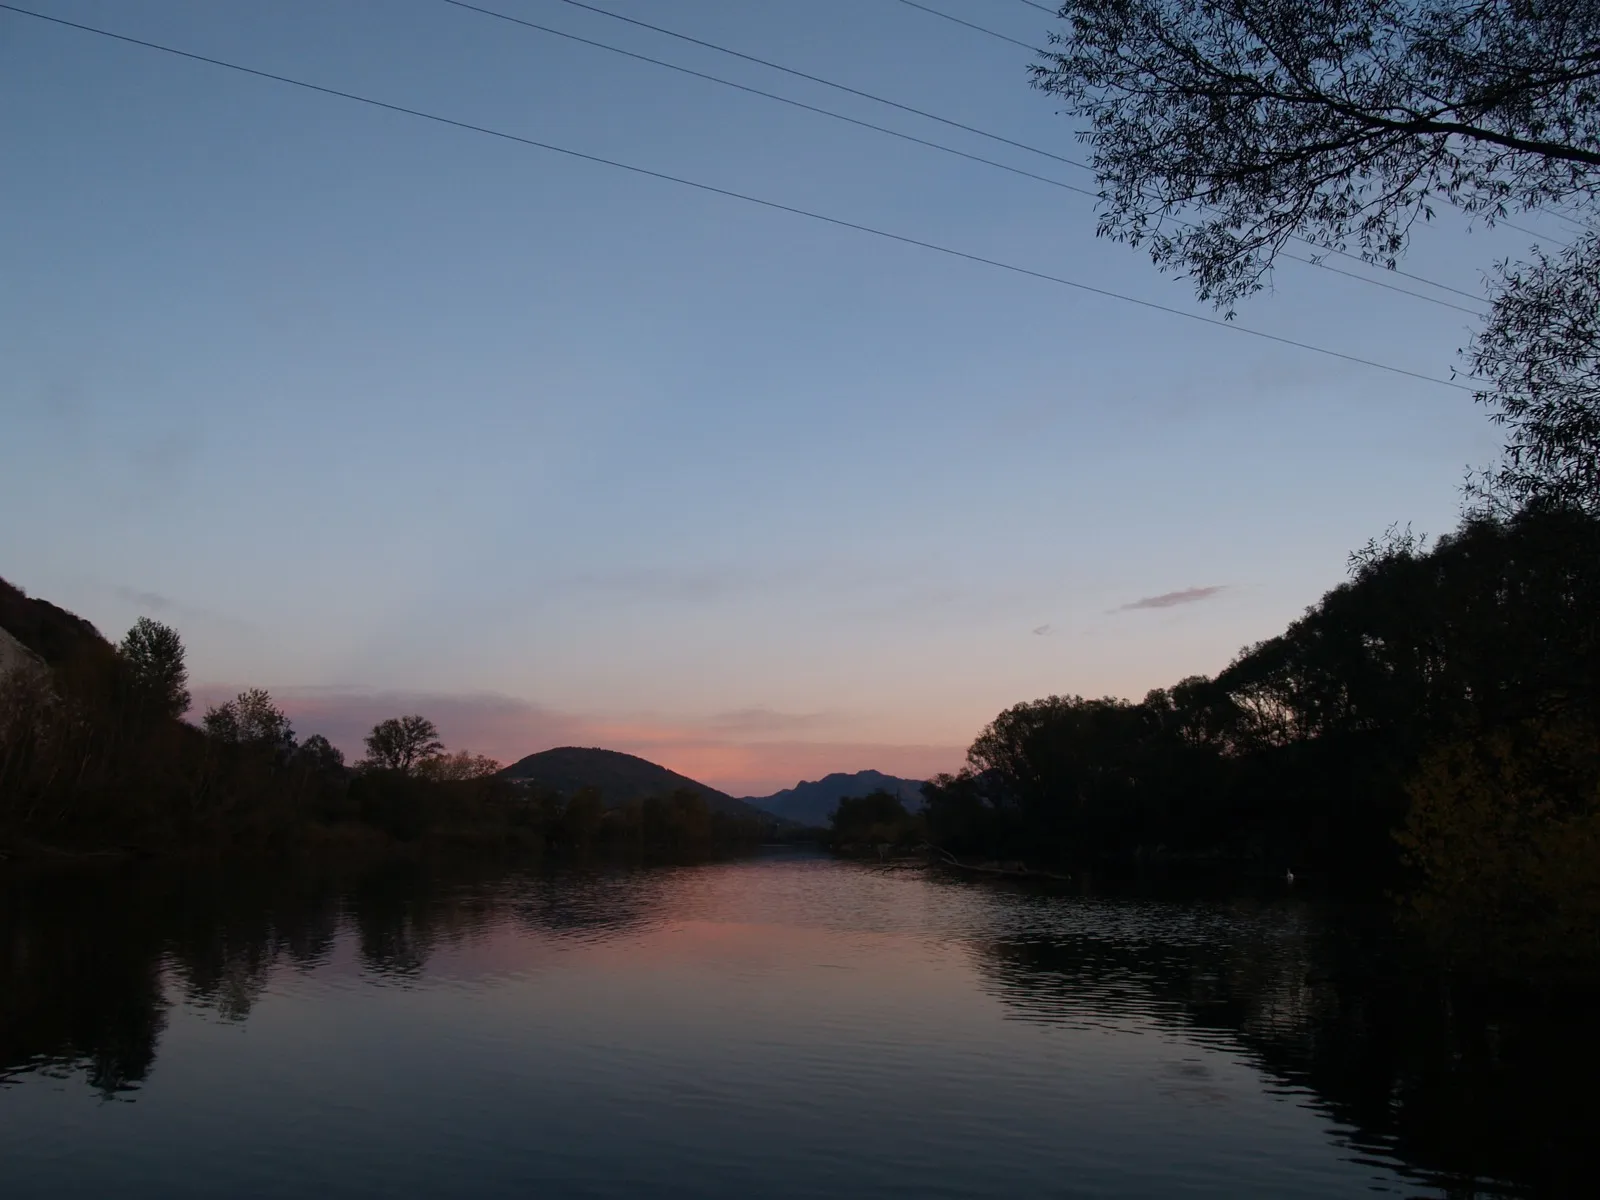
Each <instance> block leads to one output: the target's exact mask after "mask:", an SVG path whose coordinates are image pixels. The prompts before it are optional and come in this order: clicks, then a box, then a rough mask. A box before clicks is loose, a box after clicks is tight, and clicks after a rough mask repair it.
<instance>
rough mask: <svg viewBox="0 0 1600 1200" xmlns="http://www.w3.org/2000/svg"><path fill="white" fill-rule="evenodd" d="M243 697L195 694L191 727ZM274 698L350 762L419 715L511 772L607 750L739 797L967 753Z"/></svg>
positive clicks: (760, 722)
mask: <svg viewBox="0 0 1600 1200" xmlns="http://www.w3.org/2000/svg"><path fill="white" fill-rule="evenodd" d="M239 690H240V689H239V688H237V687H228V686H223V685H215V684H214V685H205V686H199V687H196V688H195V708H194V711H193V712H192V713H191V714H190V715H191V719H195V720H198V719H199V716H200V714H201V713H202V712H204V710H205V708H206V706H207V705H210V704H215V703H218V702H219V701H221V700H225V699H227V698H229V697H230V696H233V695H234V694H236V693H237V692H238V691H239ZM273 697H274V699H275V700H276V701H277V702H278V704H279V705H280V706H281V707H282V708H283V710H284V711H285V712H286V713H288V714H289V718H290V719H291V720H292V721H293V722H294V727H295V731H296V732H297V733H298V734H299V735H300V736H301V737H307V736H309V735H311V734H313V733H320V734H322V735H323V736H324V737H326V738H327V739H328V740H329V741H331V742H332V743H333V744H334V745H336V746H338V747H339V748H340V749H341V750H343V751H344V752H345V754H346V755H348V756H349V757H350V758H351V759H355V758H358V757H360V755H361V753H362V739H363V738H364V737H365V736H366V733H367V731H368V730H370V729H371V728H372V727H373V726H374V725H375V724H377V723H378V722H379V721H382V720H384V719H386V718H388V717H394V716H401V715H404V714H406V713H414V712H415V713H421V714H422V715H423V716H425V717H428V718H429V719H430V720H432V721H433V722H435V723H436V724H437V725H438V726H439V733H440V736H441V737H442V738H443V740H444V742H445V744H446V745H448V746H449V747H450V748H451V749H465V750H472V751H475V752H477V753H479V754H487V755H490V756H491V757H493V758H497V759H499V760H500V761H501V762H506V763H510V762H515V761H516V760H517V759H519V758H522V757H523V756H524V755H528V754H535V753H537V752H538V751H540V750H548V749H551V748H552V747H555V746H601V747H604V748H606V749H608V750H621V751H623V752H625V753H628V754H637V755H639V756H640V757H641V758H647V759H649V760H650V761H651V762H656V763H660V764H661V765H662V766H664V767H667V768H668V769H670V770H673V771H677V772H678V773H680V774H682V775H687V776H689V777H690V778H691V779H698V780H699V781H700V782H702V783H706V784H709V785H711V786H712V787H715V788H719V789H721V790H722V791H725V792H728V793H730V794H731V795H735V796H760V795H767V794H770V793H772V792H775V791H778V790H779V789H781V788H786V787H793V786H794V785H795V784H796V783H797V782H799V781H800V780H802V779H818V778H821V777H822V776H824V775H827V774H829V773H831V772H833V771H860V770H866V769H869V768H870V769H874V770H878V771H884V772H887V773H888V774H891V775H901V776H905V777H906V778H910V779H925V778H928V777H929V776H931V775H934V774H937V773H938V772H940V771H953V770H955V769H957V768H958V767H959V766H960V765H961V763H962V760H963V758H964V756H965V753H966V747H965V746H940V745H918V744H905V743H891V742H861V741H829V740H825V739H821V738H811V739H803V738H801V737H797V736H795V735H798V734H801V733H803V732H805V731H807V730H816V729H820V728H822V727H824V726H826V725H828V724H829V723H830V721H829V720H828V719H827V718H826V716H825V714H799V715H792V714H784V713H779V712H775V711H773V710H770V709H759V708H753V709H742V710H738V711H736V712H731V713H719V714H715V715H713V716H711V717H708V718H705V719H702V720H679V721H675V720H670V719H647V718H640V719H622V718H604V717H598V716H585V715H581V714H576V713H566V712H559V711H557V710H554V709H550V708H546V707H544V706H543V705H539V704H534V703H532V702H530V701H527V700H518V699H515V698H513V697H510V696H499V695H493V694H480V695H470V694H469V695H453V694H448V693H427V692H400V691H389V692H378V691H365V690H362V689H357V688H337V687H326V688H285V689H281V690H279V691H276V692H274V693H273ZM785 734H788V735H790V736H788V737H784V736H783V735H785ZM757 739H759V740H757Z"/></svg>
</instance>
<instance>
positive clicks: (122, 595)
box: [111, 584, 183, 613]
mask: <svg viewBox="0 0 1600 1200" xmlns="http://www.w3.org/2000/svg"><path fill="white" fill-rule="evenodd" d="M111 590H112V591H113V592H115V593H116V596H117V599H118V600H125V601H127V602H128V603H129V604H131V605H133V606H134V607H135V608H141V609H144V610H146V611H147V612H153V613H164V612H173V611H175V610H177V609H180V608H182V607H183V605H181V604H179V603H178V602H177V601H176V600H174V599H173V598H172V597H171V596H163V595H162V594H161V593H160V592H142V591H140V590H139V589H138V588H131V587H124V586H122V585H121V584H118V585H117V586H115V587H113V588H112V589H111Z"/></svg>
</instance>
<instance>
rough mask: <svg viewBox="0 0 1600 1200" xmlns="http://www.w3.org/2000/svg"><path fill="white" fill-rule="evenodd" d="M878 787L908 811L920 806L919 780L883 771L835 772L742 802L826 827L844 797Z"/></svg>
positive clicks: (873, 790)
mask: <svg viewBox="0 0 1600 1200" xmlns="http://www.w3.org/2000/svg"><path fill="white" fill-rule="evenodd" d="M880 788H881V789H883V790H884V791H886V792H888V793H889V794H890V795H893V796H898V797H900V799H901V801H902V802H903V803H904V804H905V806H906V807H907V808H910V809H917V808H921V807H922V780H920V779H901V778H900V777H899V776H897V775H885V774H884V773H883V772H882V771H856V772H853V773H851V774H846V773H844V772H842V771H836V772H834V773H833V774H832V775H825V776H823V778H821V779H819V780H817V781H816V782H815V783H810V782H806V781H804V780H802V781H801V782H800V783H797V784H796V785H795V786H794V787H792V788H785V789H784V790H783V791H781V792H774V793H773V794H772V795H770V796H746V797H745V798H744V802H745V803H746V804H751V805H754V806H755V807H756V808H759V809H764V810H765V811H767V812H769V813H772V814H773V815H774V816H778V817H783V818H785V819H787V820H790V821H799V822H800V823H801V824H802V825H826V824H827V823H828V817H829V815H830V814H831V813H832V812H833V810H834V809H835V808H837V807H838V805H839V801H840V800H842V799H844V798H845V797H846V796H865V795H866V794H867V793H868V792H875V791H877V790H878V789H880Z"/></svg>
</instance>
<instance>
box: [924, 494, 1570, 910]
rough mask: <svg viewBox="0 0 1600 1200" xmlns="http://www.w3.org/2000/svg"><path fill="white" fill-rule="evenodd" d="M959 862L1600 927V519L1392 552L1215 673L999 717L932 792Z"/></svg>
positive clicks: (1549, 519)
mask: <svg viewBox="0 0 1600 1200" xmlns="http://www.w3.org/2000/svg"><path fill="white" fill-rule="evenodd" d="M925 794H926V799H927V808H926V812H925V814H924V815H923V819H924V820H925V821H926V826H927V829H928V832H929V835H930V837H931V839H932V840H933V841H934V842H935V843H936V844H938V845H940V846H942V847H944V848H946V849H949V850H951V851H953V852H955V853H958V854H968V855H979V856H985V857H991V858H1029V859H1032V860H1034V861H1039V860H1050V861H1055V862H1064V863H1073V864H1079V865H1087V864H1113V863H1123V864H1132V863H1138V862H1148V861H1152V860H1156V861H1159V860H1163V859H1166V860H1175V859H1189V860H1195V859H1209V860H1214V861H1215V860H1222V861H1229V862H1233V863H1236V864H1241V865H1247V866H1252V867H1255V868H1259V869H1264V870H1270V871H1274V872H1276V873H1279V874H1281V873H1283V872H1284V871H1285V870H1286V869H1291V868H1292V869H1294V870H1296V871H1300V872H1305V871H1312V872H1317V871H1321V872H1326V873H1329V874H1335V875H1338V876H1340V877H1343V878H1345V879H1358V878H1364V879H1368V880H1379V881H1382V882H1384V883H1386V884H1391V885H1392V884H1394V883H1395V882H1396V881H1397V879H1398V878H1400V877H1399V876H1398V875H1397V873H1396V871H1397V869H1398V868H1405V867H1409V868H1410V870H1411V871H1412V872H1413V873H1414V874H1415V876H1417V877H1418V878H1420V880H1421V881H1422V882H1423V883H1425V884H1426V885H1427V890H1428V894H1429V895H1432V896H1433V897H1435V898H1441V897H1442V898H1444V899H1443V900H1441V901H1440V902H1441V904H1442V905H1443V906H1444V907H1448V908H1449V909H1451V911H1453V912H1455V913H1458V914H1459V913H1467V912H1476V913H1477V914H1478V915H1480V916H1494V915H1497V914H1498V915H1505V914H1506V913H1507V912H1509V911H1510V910H1513V909H1514V910H1516V911H1517V912H1518V913H1519V914H1520V915H1521V916H1524V917H1527V916H1533V915H1535V914H1543V915H1542V916H1540V917H1539V919H1540V920H1541V921H1543V920H1548V921H1551V922H1555V923H1556V924H1558V925H1561V924H1563V923H1565V924H1571V923H1573V922H1579V923H1581V922H1585V921H1592V920H1594V919H1595V918H1596V917H1600V520H1597V519H1596V518H1595V517H1593V516H1590V515H1586V514H1584V513H1583V512H1581V511H1578V510H1575V509H1570V508H1551V507H1536V508H1530V509H1527V510H1525V511H1523V512H1520V513H1518V514H1516V515H1514V516H1510V517H1497V516H1492V515H1475V516H1472V517H1469V518H1468V519H1466V520H1465V521H1464V523H1463V524H1462V525H1461V527H1460V528H1459V529H1458V530H1457V531H1456V532H1455V533H1453V534H1451V535H1450V536H1448V537H1445V538H1443V539H1441V540H1440V541H1439V542H1438V543H1437V544H1436V545H1433V546H1432V547H1428V546H1426V545H1424V544H1423V543H1422V540H1421V539H1418V538H1414V537H1411V536H1410V535H1408V534H1406V535H1399V536H1394V535H1391V536H1390V537H1389V538H1387V539H1385V540H1383V541H1381V542H1378V543H1374V544H1372V545H1369V546H1368V547H1367V548H1366V549H1365V550H1364V551H1362V552H1359V553H1358V554H1356V555H1353V556H1352V560H1351V577H1350V579H1349V581H1348V582H1347V583H1345V584H1342V585H1341V586H1339V587H1336V588H1335V589H1333V590H1332V591H1331V592H1329V593H1328V594H1327V595H1326V596H1324V597H1323V598H1322V600H1321V601H1320V602H1319V603H1318V604H1317V605H1315V606H1314V607H1312V608H1311V609H1309V610H1308V611H1307V612H1306V614H1305V616H1304V617H1302V618H1301V619H1300V620H1298V621H1296V622H1295V623H1294V624H1293V625H1291V626H1290V627H1289V628H1288V629H1287V630H1285V631H1284V632H1283V633H1282V634H1280V635H1279V636H1277V637H1275V638H1272V639H1270V640H1268V641H1265V642H1261V643H1259V644H1257V645H1254V646H1251V647H1249V648H1247V649H1246V650H1244V651H1243V652H1242V653H1241V654H1240V655H1239V656H1238V657H1237V658H1236V659H1235V660H1234V661H1233V662H1232V663H1231V664H1230V665H1229V666H1228V667H1227V668H1226V669H1225V670H1223V671H1222V672H1220V673H1219V674H1218V675H1217V676H1216V677H1215V678H1203V677H1196V678H1190V679H1185V680H1182V681H1180V682H1179V683H1177V684H1175V685H1174V686H1172V687H1171V688H1165V689H1159V690H1156V691H1153V692H1151V693H1150V694H1149V695H1147V696H1146V697H1145V698H1144V699H1143V700H1142V701H1139V702H1137V703H1133V702H1129V701H1125V700H1115V699H1097V700H1093V699H1083V698H1080V697H1077V696H1051V697H1048V698H1046V699H1043V700H1036V701H1032V702H1029V703H1026V704H1019V705H1017V706H1016V707H1014V708H1011V709H1009V710H1007V711H1006V712H1004V713H1001V714H1000V715H999V716H998V717H997V718H995V720H994V721H993V722H992V723H991V724H990V725H989V726H988V727H987V728H986V729H984V730H983V732H982V733H981V734H980V735H979V737H978V738H977V740H976V741H975V742H974V743H973V745H972V747H971V749H970V751H969V753H968V767H967V768H966V769H964V770H963V771H961V772H960V773H959V774H956V775H945V776H940V777H939V778H938V779H936V780H934V781H933V782H932V783H930V784H929V785H928V787H927V788H926V789H925Z"/></svg>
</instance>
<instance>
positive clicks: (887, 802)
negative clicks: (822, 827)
mask: <svg viewBox="0 0 1600 1200" xmlns="http://www.w3.org/2000/svg"><path fill="white" fill-rule="evenodd" d="M828 824H829V828H830V832H831V835H832V841H833V844H834V845H835V846H846V845H852V844H859V845H868V846H896V845H900V844H901V843H904V842H910V841H917V840H920V835H921V831H922V828H921V822H920V821H919V820H918V819H917V818H916V817H914V816H913V815H912V814H911V813H909V812H907V811H906V806H905V805H904V804H903V803H902V802H901V800H900V797H898V796H896V795H895V794H894V793H892V792H889V791H886V790H884V789H883V788H878V789H876V790H875V791H872V792H869V793H867V794H866V795H865V796H844V797H841V798H840V800H839V804H838V806H837V807H836V808H835V809H834V810H833V812H832V813H830V814H829V816H828Z"/></svg>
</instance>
